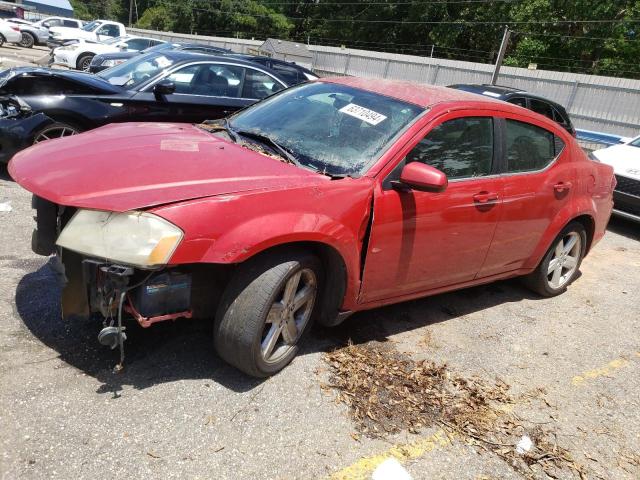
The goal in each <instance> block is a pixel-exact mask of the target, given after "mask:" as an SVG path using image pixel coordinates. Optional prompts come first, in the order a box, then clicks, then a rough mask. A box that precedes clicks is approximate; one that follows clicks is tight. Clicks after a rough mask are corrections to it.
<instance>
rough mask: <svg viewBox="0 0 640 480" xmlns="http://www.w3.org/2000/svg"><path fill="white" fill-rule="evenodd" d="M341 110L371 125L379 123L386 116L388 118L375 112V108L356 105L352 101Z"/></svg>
mask: <svg viewBox="0 0 640 480" xmlns="http://www.w3.org/2000/svg"><path fill="white" fill-rule="evenodd" d="M340 111H341V112H342V113H346V114H347V115H350V116H352V117H355V118H357V119H359V120H362V121H364V122H367V123H369V124H371V125H378V124H379V123H380V122H382V121H383V120H384V119H385V118H387V117H386V116H385V115H382V114H381V113H378V112H374V111H373V110H369V109H368V108H365V107H361V106H360V105H356V104H355V103H350V104H349V105H347V106H345V107H342V108H341V109H340Z"/></svg>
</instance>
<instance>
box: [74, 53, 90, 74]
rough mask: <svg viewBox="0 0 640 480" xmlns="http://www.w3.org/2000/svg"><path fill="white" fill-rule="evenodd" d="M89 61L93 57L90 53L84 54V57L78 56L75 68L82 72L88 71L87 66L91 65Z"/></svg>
mask: <svg viewBox="0 0 640 480" xmlns="http://www.w3.org/2000/svg"><path fill="white" fill-rule="evenodd" d="M91 60H93V55H91V54H90V53H85V54H84V55H80V57H78V62H77V68H78V70H82V71H83V72H88V71H89V65H91Z"/></svg>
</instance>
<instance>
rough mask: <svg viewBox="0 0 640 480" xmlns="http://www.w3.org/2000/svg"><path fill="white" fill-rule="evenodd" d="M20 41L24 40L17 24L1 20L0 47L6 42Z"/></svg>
mask: <svg viewBox="0 0 640 480" xmlns="http://www.w3.org/2000/svg"><path fill="white" fill-rule="evenodd" d="M20 40H22V33H20V27H19V26H18V25H16V24H15V23H9V22H6V21H4V20H0V47H1V46H2V45H4V42H8V43H20Z"/></svg>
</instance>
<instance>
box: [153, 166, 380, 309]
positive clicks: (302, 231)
mask: <svg viewBox="0 0 640 480" xmlns="http://www.w3.org/2000/svg"><path fill="white" fill-rule="evenodd" d="M372 195H373V181H372V180H371V179H369V178H366V177H363V178H360V179H350V178H345V179H341V180H335V181H331V182H324V183H323V184H320V185H318V186H314V187H312V188H297V189H286V190H282V191H276V192H274V191H268V192H265V191H263V192H260V191H257V192H248V193H243V194H239V195H224V196H217V197H210V198H205V199H199V200H193V201H188V202H182V203H178V204H173V205H168V206H164V207H158V208H155V209H153V210H152V212H153V213H154V214H156V215H160V216H161V217H163V218H165V219H167V220H169V221H170V222H172V223H174V224H175V225H177V226H179V227H180V228H181V229H182V230H183V231H184V232H185V237H184V239H183V241H182V243H181V244H180V245H179V246H178V248H177V250H176V251H175V252H174V254H173V256H172V258H171V260H170V264H172V265H179V264H185V263H217V264H233V263H240V262H243V261H246V260H247V259H249V258H251V257H253V256H255V255H257V254H258V253H260V252H263V251H265V250H268V249H270V248H273V247H277V246H280V245H286V244H292V243H299V242H312V243H318V244H323V245H326V246H328V247H331V248H333V249H334V250H335V251H336V252H337V253H338V254H339V255H340V257H341V258H342V260H343V262H344V265H345V268H346V273H347V279H346V280H347V288H346V295H345V303H344V306H345V308H350V306H353V305H355V302H356V301H357V295H358V291H359V288H360V281H361V278H360V272H361V265H360V262H361V259H362V257H361V251H362V245H363V243H364V240H365V239H364V235H365V232H366V230H367V229H366V226H367V224H368V221H369V216H370V213H371V212H370V206H371V198H372Z"/></svg>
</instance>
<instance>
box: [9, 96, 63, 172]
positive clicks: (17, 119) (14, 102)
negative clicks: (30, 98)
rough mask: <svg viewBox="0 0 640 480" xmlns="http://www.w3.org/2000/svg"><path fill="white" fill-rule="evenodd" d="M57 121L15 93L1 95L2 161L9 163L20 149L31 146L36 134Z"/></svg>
mask: <svg viewBox="0 0 640 480" xmlns="http://www.w3.org/2000/svg"><path fill="white" fill-rule="evenodd" d="M53 123H55V121H54V120H53V119H51V118H49V117H48V116H46V115H45V114H44V113H34V112H33V111H32V110H31V107H30V106H29V105H28V104H26V103H25V102H24V101H23V100H22V99H20V98H19V97H16V96H14V95H9V96H0V163H8V162H9V160H11V158H12V157H13V156H14V155H15V154H16V153H18V152H19V151H20V150H24V149H25V148H27V147H29V146H31V145H32V144H33V140H34V138H35V135H36V133H37V132H39V131H40V130H42V129H44V128H45V127H47V126H49V125H51V124H53Z"/></svg>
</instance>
